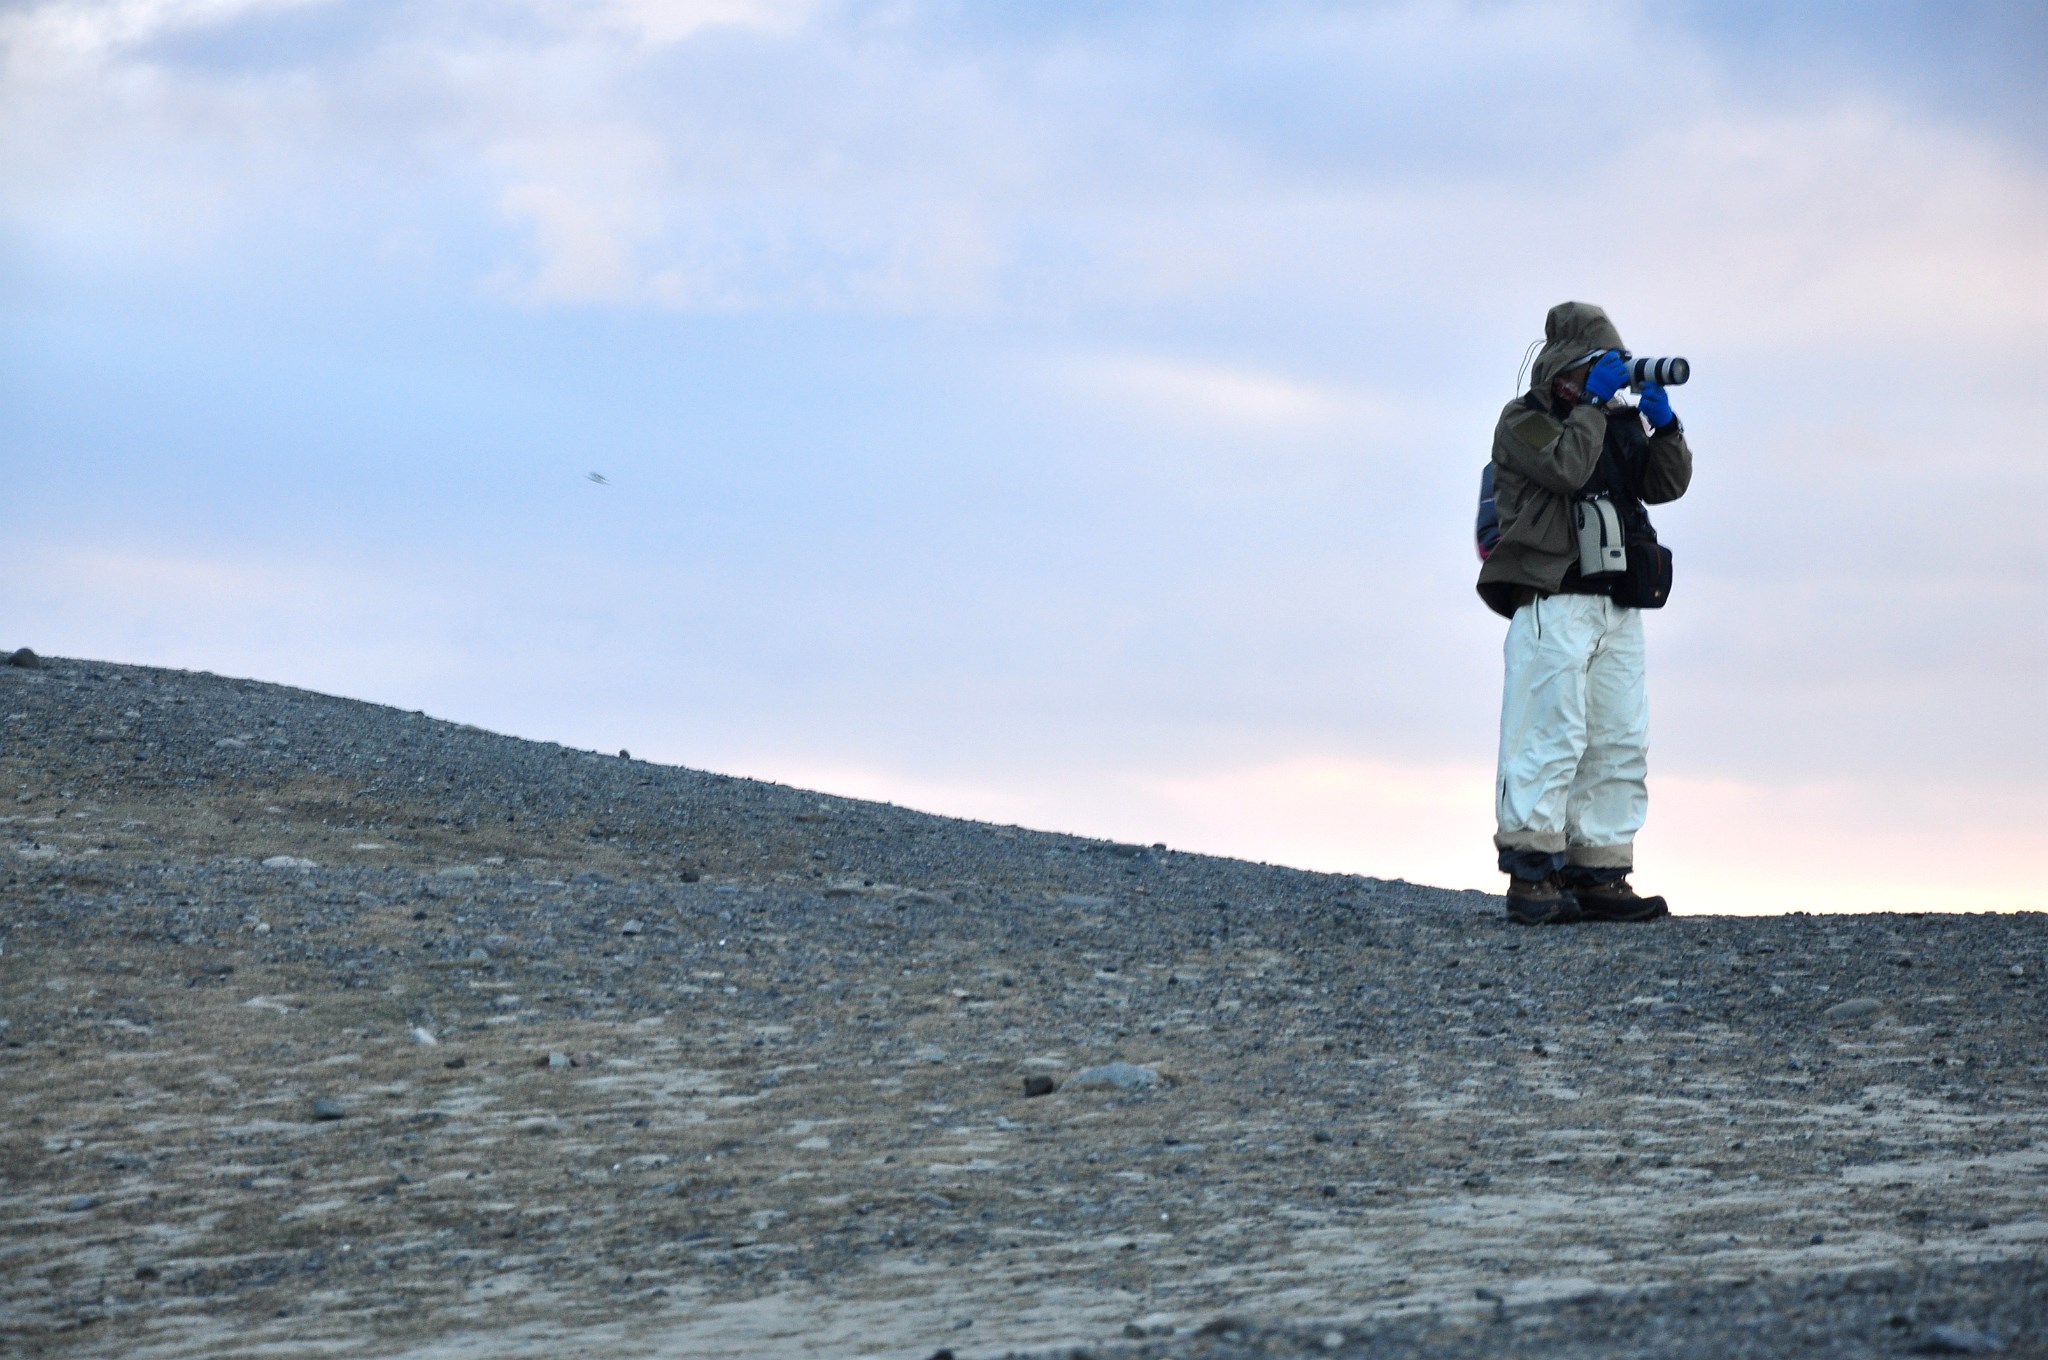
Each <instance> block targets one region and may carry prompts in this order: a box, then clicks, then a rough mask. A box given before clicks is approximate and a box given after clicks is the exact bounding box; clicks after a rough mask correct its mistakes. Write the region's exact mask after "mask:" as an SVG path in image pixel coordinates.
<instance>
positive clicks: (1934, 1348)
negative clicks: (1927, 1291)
mask: <svg viewBox="0 0 2048 1360" xmlns="http://www.w3.org/2000/svg"><path fill="white" fill-rule="evenodd" d="M1913 1349H1914V1350H1916V1351H1919V1352H1920V1353H1921V1354H1922V1355H1986V1354H1989V1353H1990V1352H1992V1351H2002V1350H2004V1349H2005V1343H2004V1342H2003V1341H2000V1340H1999V1339H1998V1338H1997V1337H1995V1336H1993V1335H1992V1334H1991V1333H1989V1332H1980V1331H1977V1330H1975V1329H1974V1328H1971V1327H1962V1326H1958V1325H1957V1324H1955V1323H1953V1322H1949V1323H1944V1324H1943V1325H1941V1326H1939V1327H1935V1328H1932V1329H1930V1330H1929V1331H1928V1333H1927V1336H1926V1339H1925V1340H1923V1341H1922V1342H1921V1343H1920V1344H1919V1345H1917V1346H1915V1347H1914V1348H1913Z"/></svg>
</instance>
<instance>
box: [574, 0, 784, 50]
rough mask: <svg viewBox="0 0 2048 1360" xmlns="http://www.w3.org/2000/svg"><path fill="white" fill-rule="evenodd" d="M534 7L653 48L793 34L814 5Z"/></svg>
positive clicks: (614, 0)
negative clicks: (713, 38) (703, 39)
mask: <svg viewBox="0 0 2048 1360" xmlns="http://www.w3.org/2000/svg"><path fill="white" fill-rule="evenodd" d="M536 4H537V6H538V7H539V8H541V9H542V10H543V11H544V12H553V13H556V14H558V15H564V16H567V15H574V16H576V17H579V18H587V19H588V20H590V21H593V22H595V23H597V24H599V25H602V26H604V27H606V28H612V29H616V30H619V31H623V32H627V33H631V34H633V35H634V36H636V37H638V38H640V39H641V40H642V41H644V42H647V43H650V44H655V45H662V44H668V43H678V42H683V41H686V40H687V39H689V38H692V37H695V36H696V35H697V34H699V33H701V32H704V31H705V30H707V29H716V28H741V29H754V30H757V31H760V32H764V33H777V34H786V33H792V32H795V31H796V30H797V29H799V28H801V27H802V26H803V24H804V22H805V20H807V19H808V18H809V17H810V16H811V15H812V14H813V13H814V12H815V11H816V10H817V8H818V0H581V2H580V3H578V0H536Z"/></svg>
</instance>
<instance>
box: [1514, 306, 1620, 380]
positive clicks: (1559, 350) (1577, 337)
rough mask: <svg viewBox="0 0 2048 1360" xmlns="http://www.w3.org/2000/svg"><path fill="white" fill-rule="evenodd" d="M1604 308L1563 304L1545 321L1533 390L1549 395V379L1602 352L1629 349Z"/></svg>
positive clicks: (1532, 374)
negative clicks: (1590, 355) (1592, 354)
mask: <svg viewBox="0 0 2048 1360" xmlns="http://www.w3.org/2000/svg"><path fill="white" fill-rule="evenodd" d="M1627 348H1628V346H1626V345H1624V344H1622V343H1621V332H1620V331H1617V330H1616V329H1614V323H1613V322H1612V321H1609V320H1608V319H1607V313H1606V311H1605V310H1604V309H1602V308H1599V307H1595V306H1594V305H1593V304H1592V303H1590V302H1560V303H1558V304H1557V305H1556V306H1555V307H1552V308H1551V309H1550V314H1549V315H1548V316H1546V317H1544V318H1543V348H1542V350H1541V351H1539V352H1538V353H1537V355H1536V367H1535V370H1534V371H1533V372H1532V373H1531V374H1530V376H1529V386H1530V389H1531V390H1532V391H1536V392H1542V393H1546V394H1547V393H1548V392H1549V391H1550V380H1551V379H1552V378H1555V377H1556V376H1557V375H1558V374H1560V373H1563V372H1566V371H1567V370H1569V369H1573V368H1577V367H1578V365H1579V361H1580V360H1581V359H1583V358H1585V357H1586V356H1587V355H1588V354H1590V353H1591V352H1592V351H1594V350H1596V349H1599V350H1604V349H1627Z"/></svg>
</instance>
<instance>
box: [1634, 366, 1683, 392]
mask: <svg viewBox="0 0 2048 1360" xmlns="http://www.w3.org/2000/svg"><path fill="white" fill-rule="evenodd" d="M1691 376H1692V365H1691V364H1689V363H1687V362H1686V361H1685V360H1683V359H1630V360H1629V361H1628V385H1629V386H1630V387H1633V388H1635V389H1636V390H1638V391H1641V390H1642V388H1643V387H1644V386H1646V385H1647V384H1649V383H1655V384H1657V386H1659V387H1676V386H1678V385H1679V384H1680V383H1682V382H1684V381H1685V380H1686V379H1687V378H1690V377H1691Z"/></svg>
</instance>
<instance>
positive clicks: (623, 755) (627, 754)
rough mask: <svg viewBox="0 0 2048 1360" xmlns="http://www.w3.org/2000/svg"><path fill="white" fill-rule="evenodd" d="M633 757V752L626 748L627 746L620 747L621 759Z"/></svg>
mask: <svg viewBox="0 0 2048 1360" xmlns="http://www.w3.org/2000/svg"><path fill="white" fill-rule="evenodd" d="M632 758H633V753H632V752H631V751H628V750H627V749H626V748H625V747H623V746H621V747H620V748H619V759H620V760H631V759H632Z"/></svg>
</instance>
